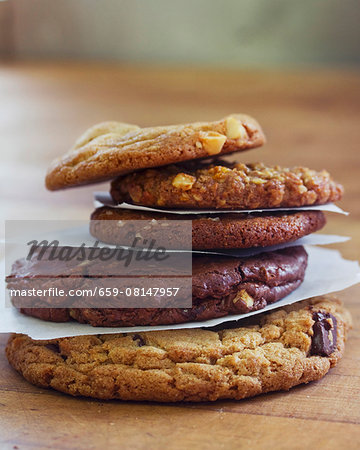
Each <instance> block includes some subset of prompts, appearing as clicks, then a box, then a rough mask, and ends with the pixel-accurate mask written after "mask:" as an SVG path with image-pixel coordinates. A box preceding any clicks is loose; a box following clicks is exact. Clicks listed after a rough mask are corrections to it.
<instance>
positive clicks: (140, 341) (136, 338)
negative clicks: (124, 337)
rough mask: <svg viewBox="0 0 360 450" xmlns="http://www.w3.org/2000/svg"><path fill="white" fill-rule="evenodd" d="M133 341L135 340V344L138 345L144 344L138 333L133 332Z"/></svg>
mask: <svg viewBox="0 0 360 450" xmlns="http://www.w3.org/2000/svg"><path fill="white" fill-rule="evenodd" d="M133 341H137V345H138V346H139V347H143V346H144V345H145V341H144V339H143V338H142V337H141V336H140V334H134V336H133Z"/></svg>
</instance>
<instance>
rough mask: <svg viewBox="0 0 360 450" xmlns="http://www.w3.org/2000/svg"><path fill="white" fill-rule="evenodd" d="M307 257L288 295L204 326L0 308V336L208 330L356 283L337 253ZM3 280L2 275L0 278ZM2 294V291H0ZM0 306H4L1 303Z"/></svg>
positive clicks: (353, 268)
mask: <svg viewBox="0 0 360 450" xmlns="http://www.w3.org/2000/svg"><path fill="white" fill-rule="evenodd" d="M306 250H307V252H308V255H309V262H308V268H307V271H306V275H305V279H304V282H303V283H302V285H301V286H300V287H299V288H298V289H297V290H296V291H294V292H292V293H291V294H290V295H288V296H287V297H285V298H284V299H282V300H280V301H279V302H277V303H274V304H272V305H269V306H267V307H266V308H264V309H262V310H260V311H255V312H253V313H249V314H241V315H231V316H227V317H222V318H219V319H212V320H207V321H205V322H191V323H185V324H178V325H162V326H152V327H149V326H147V327H119V328H103V327H92V326H90V325H84V324H79V323H77V322H67V323H52V322H46V321H42V320H39V319H35V318H33V317H27V316H24V315H22V314H20V313H18V312H17V311H16V310H15V309H14V308H5V307H3V308H0V333H9V332H15V333H23V334H27V335H29V336H30V337H32V338H33V339H39V340H41V339H55V338H61V337H67V336H81V335H91V334H112V333H126V332H141V331H155V330H171V329H181V328H198V327H211V326H215V325H219V324H221V323H223V322H229V321H234V320H239V319H243V318H245V317H248V316H252V315H255V314H259V313H262V312H265V311H269V310H272V309H275V308H280V307H282V306H285V305H289V304H291V303H295V302H297V301H300V300H304V299H306V298H309V297H314V296H316V295H324V294H328V293H330V292H336V291H340V290H342V289H345V288H347V287H350V286H352V285H354V284H357V283H359V282H360V267H359V263H358V262H357V261H348V260H345V259H343V258H342V256H341V255H340V253H339V252H338V251H337V250H329V249H324V248H321V247H313V246H307V247H306ZM2 270H4V266H3V265H2ZM1 279H2V280H3V279H4V277H3V274H2V276H1ZM2 292H3V293H4V292H5V289H2ZM3 300H4V301H3V302H2V304H5V299H3Z"/></svg>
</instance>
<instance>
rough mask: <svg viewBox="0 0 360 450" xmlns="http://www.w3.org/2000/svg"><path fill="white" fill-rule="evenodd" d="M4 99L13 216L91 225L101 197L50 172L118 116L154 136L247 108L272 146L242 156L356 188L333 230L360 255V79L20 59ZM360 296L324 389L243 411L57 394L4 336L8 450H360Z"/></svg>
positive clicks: (2, 79) (0, 191)
mask: <svg viewBox="0 0 360 450" xmlns="http://www.w3.org/2000/svg"><path fill="white" fill-rule="evenodd" d="M0 99H1V101H0V150H1V165H0V195H1V210H0V214H1V216H2V217H1V218H2V219H23V218H28V219H38V218H41V219H66V218H69V219H74V218H76V219H84V220H87V218H88V217H89V214H90V212H91V210H92V199H91V194H92V191H93V187H90V188H88V187H84V188H79V189H74V190H71V191H70V190H68V191H63V192H55V193H50V192H47V191H46V190H45V188H44V173H45V170H46V167H47V165H48V164H49V162H50V161H51V159H52V158H53V157H56V156H57V155H60V154H61V153H62V152H64V151H65V150H66V149H67V148H68V147H69V146H70V145H71V144H72V143H73V141H74V139H75V138H76V137H77V136H78V135H79V134H80V133H81V132H82V131H83V130H84V129H85V128H87V127H88V126H89V125H92V124H94V123H96V122H99V121H104V120H111V119H113V120H122V121H127V122H130V123H137V124H139V125H143V126H145V125H146V126H150V125H157V124H170V123H177V122H183V121H193V120H206V119H209V120H215V119H218V118H220V117H222V116H224V115H226V114H228V113H230V112H246V113H248V114H251V115H254V116H255V117H256V118H257V119H258V120H259V121H260V123H261V124H262V125H263V127H264V130H265V133H266V134H267V137H268V144H267V145H266V146H265V147H264V148H262V149H258V150H253V151H249V152H246V153H243V154H242V155H240V156H238V159H240V158H241V160H243V161H259V160H263V161H265V162H267V163H274V164H275V163H280V164H283V165H308V166H310V167H313V168H315V169H316V168H317V169H321V168H323V167H326V168H327V169H328V170H329V171H330V172H332V173H333V175H334V176H335V178H336V179H338V180H339V181H341V182H342V183H343V184H344V185H345V189H346V196H345V199H344V200H343V202H341V206H342V207H343V208H345V209H347V210H349V211H351V215H350V216H349V217H344V216H340V215H335V214H331V215H328V225H327V226H326V228H325V231H326V232H329V233H339V234H345V235H351V236H352V238H353V239H352V241H351V242H349V243H344V244H341V246H338V248H339V249H341V251H342V253H343V254H344V256H346V257H348V258H351V259H360V251H359V249H360V227H359V218H360V209H359V200H358V198H359V187H360V176H359V163H360V157H359V153H358V145H359V144H358V143H359V142H360V128H359V126H358V114H359V104H360V78H359V74H358V73H356V72H340V71H337V72H334V71H318V72H276V71H269V72H238V71H209V70H206V69H202V70H197V69H179V68H146V67H124V66H118V65H113V64H106V65H104V64H101V65H100V64H85V63H82V64H75V63H65V62H64V63H56V64H55V63H46V62H42V63H16V64H8V65H3V66H2V67H1V69H0ZM101 188H104V189H107V184H104V185H102V186H100V189H101ZM3 232H4V231H3V229H2V231H1V234H2V235H3ZM359 294H360V288H359V287H352V288H350V289H347V290H346V291H344V292H343V293H341V297H342V298H343V300H344V301H345V302H346V304H347V306H348V307H349V309H350V310H351V312H352V314H353V317H354V324H355V328H354V330H353V331H352V332H351V334H350V339H349V342H348V345H347V348H346V353H345V356H344V358H343V360H342V361H341V363H340V364H339V365H338V367H336V368H334V369H332V370H331V372H330V373H329V374H328V375H327V376H326V377H325V378H324V379H323V380H321V381H319V382H316V383H312V384H309V385H307V386H299V387H297V388H295V389H293V390H291V391H290V392H286V393H274V394H270V395H263V396H260V397H257V398H254V399H249V400H245V401H241V402H230V401H226V402H216V403H211V404H205V403H201V404H191V405H186V404H177V405H157V404H148V403H138V404H135V403H126V402H116V401H112V402H97V401H89V400H86V399H75V398H71V397H67V396H65V395H61V394H59V393H56V392H51V391H44V390H41V389H38V388H36V387H33V386H31V385H29V384H28V383H27V382H25V381H24V380H23V379H22V378H21V377H20V376H19V375H18V374H17V373H15V372H14V371H13V370H12V369H11V368H10V367H9V366H8V364H7V361H6V358H5V356H4V352H3V347H4V346H5V343H6V336H5V335H2V336H0V347H1V348H0V448H1V449H3V448H4V449H8V448H9V449H12V448H16V447H18V448H20V449H22V448H36V449H43V448H44V449H45V448H59V449H72V448H73V449H75V448H134V449H143V448H146V449H152V448H165V447H166V448H169V449H179V448H201V449H208V448H226V449H228V448H242V447H244V448H259V449H261V448H264V449H265V448H279V449H289V448H294V449H300V448H301V449H303V448H308V447H315V446H316V447H317V448H327V449H332V448H334V449H335V448H337V449H338V448H339V447H340V448H343V447H345V446H346V447H347V448H348V449H352V448H354V449H355V448H358V442H359V439H360V427H359V423H360V400H359V399H360V376H359V375H360V351H359V347H360V333H359V325H360V306H359ZM15 446H16V447H15Z"/></svg>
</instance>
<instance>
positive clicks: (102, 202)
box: [94, 191, 349, 216]
mask: <svg viewBox="0 0 360 450" xmlns="http://www.w3.org/2000/svg"><path fill="white" fill-rule="evenodd" d="M94 206H95V208H100V207H101V206H111V207H112V208H119V209H133V210H136V211H147V212H160V213H166V214H180V215H181V214H196V215H199V214H215V215H216V214H229V213H260V212H270V211H328V212H334V213H338V214H344V215H346V216H347V215H348V214H349V213H348V212H346V211H344V210H342V209H341V208H339V207H338V206H336V205H334V203H327V204H326V205H313V206H298V207H296V208H267V209H235V210H224V209H217V210H204V209H202V210H201V211H199V210H194V209H189V210H184V209H157V208H149V207H147V206H139V205H132V204H130V203H125V202H124V203H121V204H120V205H115V204H114V202H113V199H112V197H111V195H110V194H109V192H103V191H98V192H94Z"/></svg>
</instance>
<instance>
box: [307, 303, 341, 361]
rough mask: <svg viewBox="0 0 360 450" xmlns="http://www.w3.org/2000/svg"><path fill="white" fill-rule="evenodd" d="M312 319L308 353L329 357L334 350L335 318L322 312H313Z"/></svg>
mask: <svg viewBox="0 0 360 450" xmlns="http://www.w3.org/2000/svg"><path fill="white" fill-rule="evenodd" d="M312 318H313V320H314V321H315V323H314V325H313V332H314V334H313V337H312V342H311V350H310V353H311V354H312V355H319V356H329V355H331V353H332V352H333V351H334V350H335V348H336V329H337V322H336V318H335V317H334V316H333V315H332V314H330V313H327V312H322V311H316V312H314V313H313V315H312Z"/></svg>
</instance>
